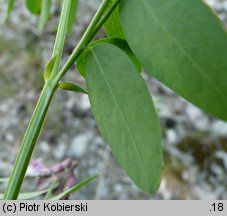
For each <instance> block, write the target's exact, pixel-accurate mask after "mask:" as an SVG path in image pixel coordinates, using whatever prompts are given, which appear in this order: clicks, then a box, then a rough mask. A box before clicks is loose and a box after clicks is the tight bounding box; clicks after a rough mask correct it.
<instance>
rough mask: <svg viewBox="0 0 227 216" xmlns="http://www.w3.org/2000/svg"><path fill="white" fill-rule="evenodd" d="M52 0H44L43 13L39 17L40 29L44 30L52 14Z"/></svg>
mask: <svg viewBox="0 0 227 216" xmlns="http://www.w3.org/2000/svg"><path fill="white" fill-rule="evenodd" d="M51 4H52V1H51V0H42V8H41V14H40V18H39V30H40V31H42V30H43V28H44V26H45V24H46V22H47V20H48V17H49V14H50V9H51Z"/></svg>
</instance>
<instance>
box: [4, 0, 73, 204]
mask: <svg viewBox="0 0 227 216" xmlns="http://www.w3.org/2000/svg"><path fill="white" fill-rule="evenodd" d="M70 5H71V0H64V2H63V6H62V12H61V17H60V21H59V28H58V31H57V36H56V41H55V46H54V50H53V56H55V55H56V54H57V59H56V61H57V63H56V61H55V67H54V68H53V71H52V76H53V74H54V73H57V71H58V68H59V66H60V62H61V56H62V51H63V46H64V40H65V35H66V30H67V28H66V26H67V24H68V14H69V11H70ZM51 78H52V77H50V79H48V80H47V81H46V83H45V85H44V88H43V90H42V93H41V95H40V98H39V101H38V103H37V106H36V108H35V111H34V113H33V115H32V118H31V120H30V123H29V125H28V127H27V130H26V132H25V135H24V138H23V140H22V144H21V147H20V151H19V153H18V156H17V159H16V161H15V164H14V167H13V171H12V173H11V176H10V180H9V183H8V185H7V188H6V191H5V194H4V199H6V200H12V199H17V197H18V194H19V192H20V188H21V185H22V183H23V180H24V177H25V174H26V171H27V167H28V165H29V162H30V159H31V157H32V153H33V151H34V148H35V145H36V143H37V140H38V138H39V134H40V132H41V130H42V126H43V123H44V120H45V117H46V114H47V111H48V109H49V106H50V103H51V100H52V98H53V96H54V93H55V91H56V89H57V87H58V82H54V81H53V80H52V79H51Z"/></svg>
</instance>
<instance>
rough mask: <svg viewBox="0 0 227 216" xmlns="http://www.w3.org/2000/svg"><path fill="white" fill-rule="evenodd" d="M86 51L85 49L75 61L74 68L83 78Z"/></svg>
mask: <svg viewBox="0 0 227 216" xmlns="http://www.w3.org/2000/svg"><path fill="white" fill-rule="evenodd" d="M86 55H87V49H85V50H84V51H83V52H82V53H81V54H80V56H79V57H78V58H77V59H76V68H77V70H78V71H79V72H80V74H81V76H83V77H85V64H86Z"/></svg>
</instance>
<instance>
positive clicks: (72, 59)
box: [56, 0, 120, 82]
mask: <svg viewBox="0 0 227 216" xmlns="http://www.w3.org/2000/svg"><path fill="white" fill-rule="evenodd" d="M117 1H118V0H117ZM110 2H111V0H103V2H102V4H101V5H100V7H99V9H98V11H97V13H96V14H95V16H94V18H93V19H92V21H91V23H90V25H89V26H88V28H87V30H86V31H85V33H84V35H83V37H82V38H81V40H80V42H79V44H78V45H77V47H76V48H75V49H74V51H73V53H72V54H71V56H70V57H69V59H68V61H67V62H66V63H65V65H64V66H63V68H62V69H61V71H60V72H59V74H58V75H57V76H56V80H57V81H58V82H59V81H60V80H61V79H62V77H63V76H64V75H65V73H67V71H68V70H69V68H70V67H71V66H72V64H73V63H74V62H75V61H76V59H77V58H78V57H79V55H80V54H81V53H82V52H83V50H84V49H85V48H86V46H87V45H88V43H89V42H90V41H91V40H92V38H93V37H94V30H95V29H96V33H97V31H98V30H99V29H100V28H101V26H99V29H97V28H96V26H97V25H98V23H99V21H100V20H101V18H102V16H103V14H104V13H105V11H106V9H107V7H108V5H109V3H110ZM119 2H120V1H118V4H119ZM116 6H117V5H116Z"/></svg>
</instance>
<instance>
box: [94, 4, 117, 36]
mask: <svg viewBox="0 0 227 216" xmlns="http://www.w3.org/2000/svg"><path fill="white" fill-rule="evenodd" d="M120 1H121V0H116V1H115V2H113V4H112V5H111V7H110V8H109V9H108V11H107V12H106V13H105V15H104V16H103V17H102V19H101V20H100V21H99V23H98V24H97V26H96V27H95V29H94V31H93V33H92V35H91V38H93V37H94V36H95V35H96V34H97V32H98V31H99V29H100V28H101V27H102V26H103V24H104V23H105V22H106V20H107V19H108V18H109V16H110V15H111V14H112V13H113V11H114V10H115V8H116V7H117V6H118V5H119V3H120Z"/></svg>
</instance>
